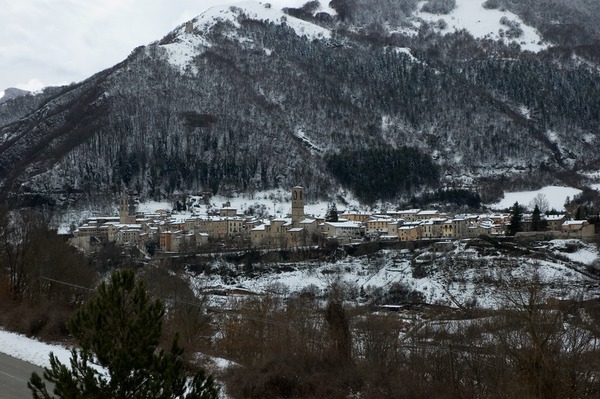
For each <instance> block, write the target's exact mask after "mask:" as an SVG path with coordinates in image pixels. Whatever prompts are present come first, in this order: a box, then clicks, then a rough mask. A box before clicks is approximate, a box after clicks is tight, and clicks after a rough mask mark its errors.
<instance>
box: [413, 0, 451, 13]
mask: <svg viewBox="0 0 600 399" xmlns="http://www.w3.org/2000/svg"><path fill="white" fill-rule="evenodd" d="M455 8H456V0H429V1H428V2H427V3H425V4H423V7H421V11H422V12H428V13H430V14H450V13H451V12H452V10H454V9H455Z"/></svg>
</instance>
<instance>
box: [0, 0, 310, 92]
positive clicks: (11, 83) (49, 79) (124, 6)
mask: <svg viewBox="0 0 600 399" xmlns="http://www.w3.org/2000/svg"><path fill="white" fill-rule="evenodd" d="M306 1H308V0H261V2H265V3H266V2H269V3H271V4H273V6H276V7H284V6H298V5H301V4H303V3H305V2H306ZM239 2H240V1H239V0H0V94H2V93H1V92H2V90H4V89H5V88H8V87H18V88H22V89H26V90H38V89H40V88H42V87H44V86H53V85H61V84H68V83H71V82H77V81H80V80H83V79H85V78H87V77H89V76H91V75H92V74H94V73H96V72H98V71H100V70H102V69H105V68H108V67H110V66H112V65H114V64H116V63H118V62H119V61H122V60H123V59H124V58H125V57H127V55H128V54H129V53H130V52H131V50H133V49H134V48H135V47H137V46H139V45H143V44H147V43H150V42H152V41H155V40H158V39H160V38H162V37H163V36H164V35H165V34H167V33H168V32H170V31H171V30H172V29H173V28H175V27H176V26H177V25H179V24H181V23H182V22H185V21H187V20H190V19H192V18H193V17H195V16H197V15H199V14H201V13H202V12H203V11H205V10H206V9H208V8H209V7H211V6H214V5H219V4H227V5H229V4H236V3H239Z"/></svg>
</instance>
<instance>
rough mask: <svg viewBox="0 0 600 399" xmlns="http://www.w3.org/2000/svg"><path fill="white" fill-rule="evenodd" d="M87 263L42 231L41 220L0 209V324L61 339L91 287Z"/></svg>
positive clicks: (91, 270)
mask: <svg viewBox="0 0 600 399" xmlns="http://www.w3.org/2000/svg"><path fill="white" fill-rule="evenodd" d="M96 270H97V269H96V267H95V266H94V265H93V264H92V262H91V261H90V260H89V259H87V258H86V257H84V256H83V255H82V254H80V253H78V252H77V250H76V249H75V248H73V247H71V246H70V245H69V244H68V243H67V242H66V240H65V239H64V237H60V236H58V235H57V234H56V231H52V230H50V229H49V228H48V221H47V219H46V218H45V217H44V215H43V214H40V213H37V212H35V211H21V212H16V211H13V212H10V211H8V210H7V209H6V208H2V209H0V324H1V325H2V326H4V327H5V328H8V329H10V330H13V331H18V332H20V333H23V334H27V335H36V336H41V337H44V338H46V339H53V340H56V339H62V338H64V334H65V333H66V321H67V320H68V318H69V316H70V313H71V312H72V311H73V310H74V309H76V308H77V307H78V306H79V305H80V304H81V303H82V301H84V300H85V299H86V298H87V296H88V294H89V290H87V289H89V288H91V287H93V285H94V284H95V282H96V280H97V278H98V274H97V272H96Z"/></svg>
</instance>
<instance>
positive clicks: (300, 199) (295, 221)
mask: <svg viewBox="0 0 600 399" xmlns="http://www.w3.org/2000/svg"><path fill="white" fill-rule="evenodd" d="M303 219H304V188H303V187H300V186H296V187H294V188H292V227H294V228H295V227H299V226H300V222H301V221H302V220H303Z"/></svg>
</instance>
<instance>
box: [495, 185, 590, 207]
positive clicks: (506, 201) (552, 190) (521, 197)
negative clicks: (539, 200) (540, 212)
mask: <svg viewBox="0 0 600 399" xmlns="http://www.w3.org/2000/svg"><path fill="white" fill-rule="evenodd" d="M580 192H581V190H579V189H576V188H572V187H558V186H547V187H544V188H542V189H540V190H536V191H519V192H510V193H509V192H506V193H504V198H502V200H501V201H500V202H498V203H495V204H490V205H489V207H491V208H493V209H507V208H510V207H511V206H513V205H514V204H515V202H518V203H519V205H524V206H529V203H530V202H531V201H532V200H533V199H534V198H535V197H536V196H537V195H538V194H543V195H544V196H545V197H546V199H547V200H548V204H549V207H550V209H556V210H557V211H559V212H561V211H564V209H565V201H566V200H567V197H569V198H571V199H572V198H573V197H574V196H575V195H577V194H579V193H580Z"/></svg>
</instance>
